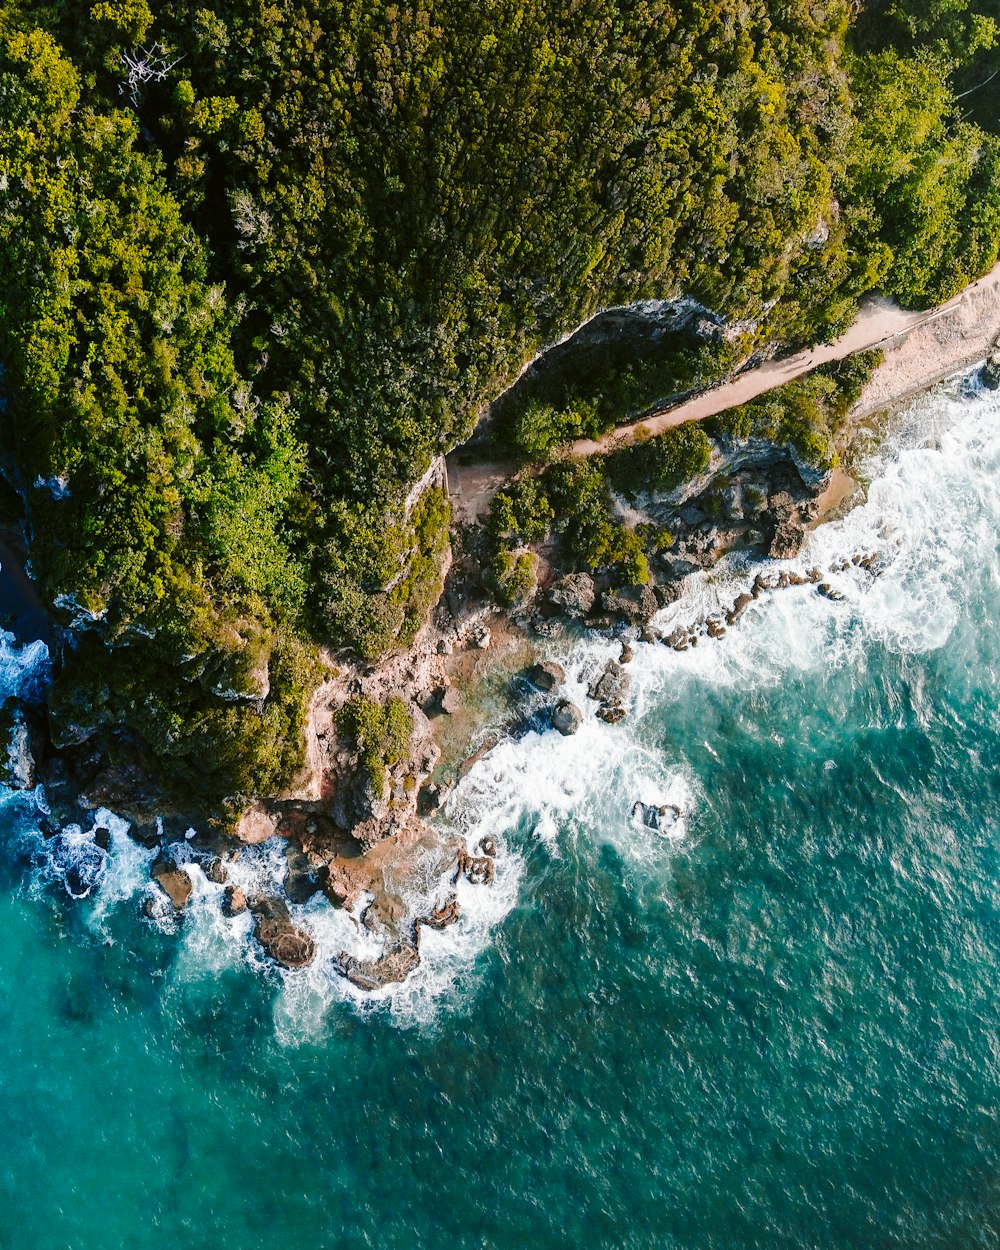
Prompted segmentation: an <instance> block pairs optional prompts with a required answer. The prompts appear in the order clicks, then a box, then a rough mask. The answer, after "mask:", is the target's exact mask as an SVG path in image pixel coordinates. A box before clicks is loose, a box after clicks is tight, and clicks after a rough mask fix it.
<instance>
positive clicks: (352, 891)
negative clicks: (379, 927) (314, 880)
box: [322, 859, 368, 911]
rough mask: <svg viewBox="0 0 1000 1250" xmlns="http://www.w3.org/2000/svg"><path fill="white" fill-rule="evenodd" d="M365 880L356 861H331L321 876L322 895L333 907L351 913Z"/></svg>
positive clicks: (362, 871) (361, 869) (365, 877)
mask: <svg viewBox="0 0 1000 1250" xmlns="http://www.w3.org/2000/svg"><path fill="white" fill-rule="evenodd" d="M367 880H368V878H367V876H366V875H365V873H364V870H363V868H362V867H361V866H360V864H359V863H358V861H356V860H344V859H335V860H331V861H330V863H329V864H327V866H326V869H325V870H324V872H323V874H322V886H323V893H324V894H325V895H326V897H327V898H328V899H329V900H330V902H331V903H332V904H333V905H334V907H343V908H345V909H346V910H347V911H351V910H352V909H353V908H354V907H355V906H356V905H357V902H358V899H359V898H360V897H361V892H362V890H364V888H365V885H366V883H367Z"/></svg>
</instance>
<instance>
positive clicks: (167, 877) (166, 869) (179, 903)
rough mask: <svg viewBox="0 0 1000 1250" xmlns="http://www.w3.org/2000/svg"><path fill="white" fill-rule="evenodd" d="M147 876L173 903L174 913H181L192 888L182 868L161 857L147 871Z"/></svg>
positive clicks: (189, 879)
mask: <svg viewBox="0 0 1000 1250" xmlns="http://www.w3.org/2000/svg"><path fill="white" fill-rule="evenodd" d="M149 875H150V876H151V877H152V878H153V880H154V881H155V882H156V884H157V885H158V886H159V887H160V889H161V890H163V892H164V893H165V894H166V896H167V898H169V899H170V901H171V903H173V905H174V911H183V910H184V908H185V907H186V906H187V902H188V900H189V899H190V897H191V892H192V890H193V888H194V887H193V886H192V885H191V878H190V877H189V876H188V875H187V873H186V872H185V871H184V870H183V868H178V867H177V865H176V864H175V863H174V862H173V861H172V860H169V859H165V858H163V857H162V856H161V857H160V858H159V859H158V860H156V862H155V863H154V864H153V867H152V868H151V869H150V870H149Z"/></svg>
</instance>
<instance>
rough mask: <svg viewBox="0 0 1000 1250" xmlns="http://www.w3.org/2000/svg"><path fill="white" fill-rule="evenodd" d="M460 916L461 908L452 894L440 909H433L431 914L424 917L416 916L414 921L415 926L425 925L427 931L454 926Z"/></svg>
mask: <svg viewBox="0 0 1000 1250" xmlns="http://www.w3.org/2000/svg"><path fill="white" fill-rule="evenodd" d="M461 914H462V908H461V907H460V906H459V902H458V899H457V898H456V897H455V895H454V894H452V895H451V896H450V897H449V898H448V899H446V900H445V902H444V903H442V904H441V906H440V907H435V908H434V910H433V911H432V912H430V913H429V914H428V915H426V916H418V917H417V920H416V924H417V926H420V925H427V927H428V928H429V929H445V928H447V927H448V925H450V924H454V923H455V921H456V920H458V918H459V916H461Z"/></svg>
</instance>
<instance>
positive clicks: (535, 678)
mask: <svg viewBox="0 0 1000 1250" xmlns="http://www.w3.org/2000/svg"><path fill="white" fill-rule="evenodd" d="M528 680H529V681H530V682H531V684H532V685H533V686H537V687H538V689H539V690H545V691H549V690H555V688H556V686H561V685H562V684H563V682H564V681H565V680H566V670H565V669H564V668H563V666H562V665H561V664H556V663H555V662H554V661H553V660H545V661H544V662H543V663H541V664H533V665H532V666H531V668H530V669H529V670H528Z"/></svg>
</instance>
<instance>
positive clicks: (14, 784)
mask: <svg viewBox="0 0 1000 1250" xmlns="http://www.w3.org/2000/svg"><path fill="white" fill-rule="evenodd" d="M45 751H46V733H45V725H44V722H43V720H42V718H41V716H40V715H39V714H38V712H36V711H35V709H34V708H32V707H30V706H29V705H28V704H27V703H25V702H24V701H23V700H21V699H18V698H15V697H13V696H12V697H10V698H8V699H5V700H4V704H3V707H2V708H0V785H4V786H8V787H9V788H10V789H12V790H33V789H34V788H35V786H36V785H37V784H38V765H39V763H40V762H41V761H42V759H43V758H44V755H45Z"/></svg>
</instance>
